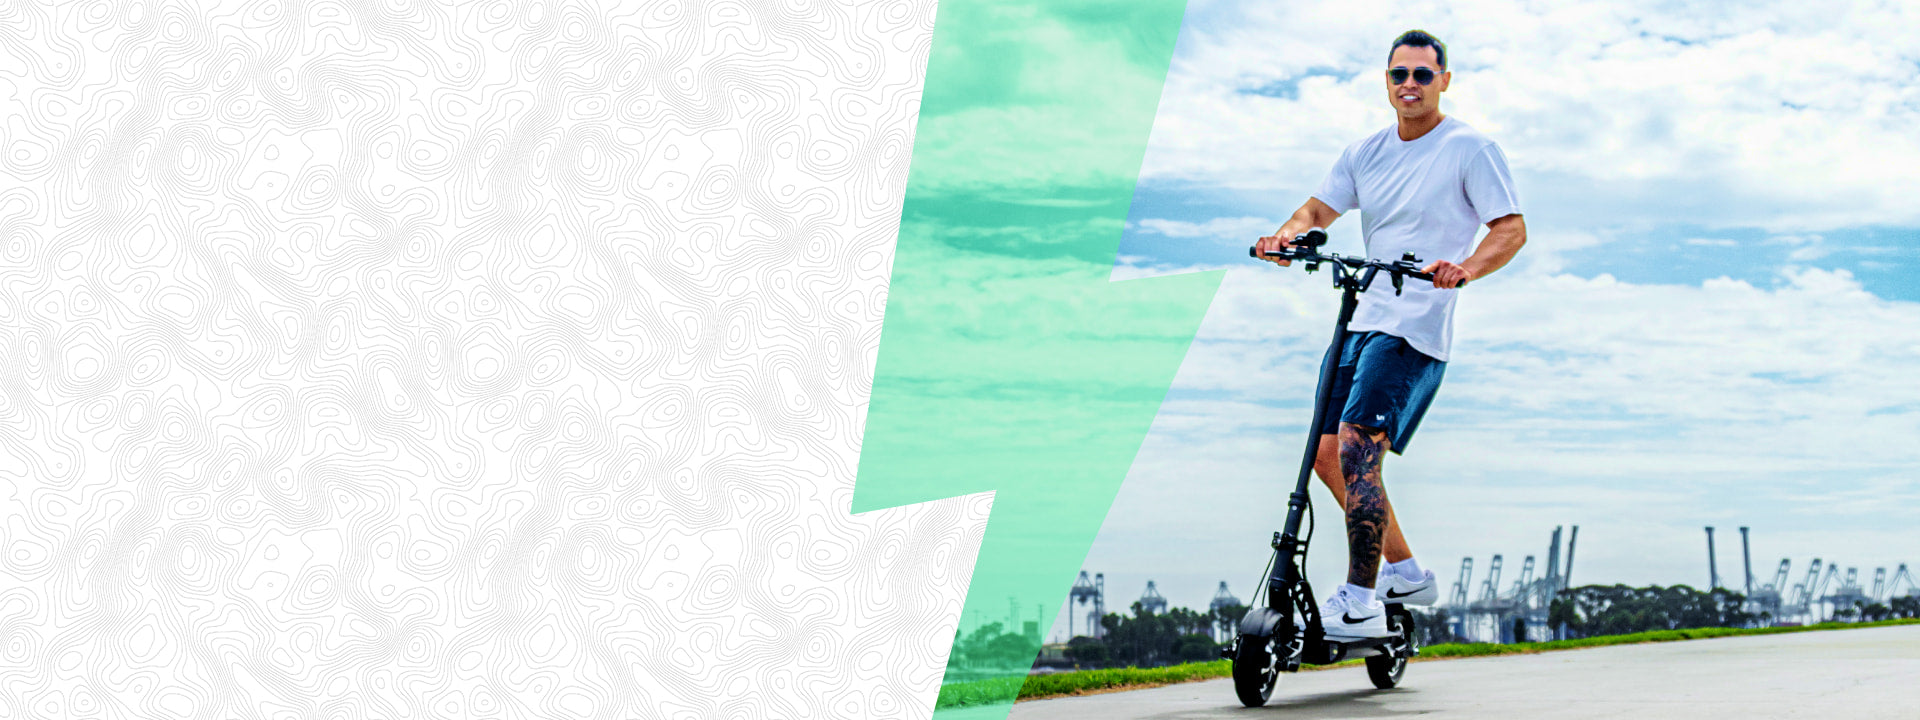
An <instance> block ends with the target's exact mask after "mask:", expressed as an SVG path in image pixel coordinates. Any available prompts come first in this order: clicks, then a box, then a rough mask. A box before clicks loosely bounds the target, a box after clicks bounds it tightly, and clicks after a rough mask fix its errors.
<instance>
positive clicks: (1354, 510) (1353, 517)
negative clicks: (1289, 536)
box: [1340, 423, 1387, 587]
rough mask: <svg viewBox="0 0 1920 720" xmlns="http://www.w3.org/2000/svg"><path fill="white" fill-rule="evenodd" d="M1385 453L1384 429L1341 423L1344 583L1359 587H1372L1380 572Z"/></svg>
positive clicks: (1385, 514) (1385, 516)
mask: <svg viewBox="0 0 1920 720" xmlns="http://www.w3.org/2000/svg"><path fill="white" fill-rule="evenodd" d="M1386 451H1387V433H1386V431H1385V430H1382V429H1380V428H1372V427H1365V426H1359V425H1349V424H1347V423H1341V424H1340V472H1341V474H1342V475H1345V476H1346V480H1347V556H1348V557H1349V558H1350V560H1348V564H1347V582H1349V583H1352V584H1354V585H1358V586H1360V587H1372V586H1373V582H1374V577H1375V576H1376V574H1378V573H1379V571H1380V541H1381V538H1382V537H1384V536H1385V534H1386V531H1387V491H1386V488H1385V487H1383V486H1382V485H1381V484H1380V460H1381V458H1382V457H1384V456H1385V453H1386Z"/></svg>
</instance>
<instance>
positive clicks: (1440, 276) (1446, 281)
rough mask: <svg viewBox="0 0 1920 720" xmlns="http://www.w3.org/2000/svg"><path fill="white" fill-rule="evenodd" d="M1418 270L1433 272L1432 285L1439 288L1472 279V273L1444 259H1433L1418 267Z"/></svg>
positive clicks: (1451, 286) (1445, 287) (1456, 284)
mask: <svg viewBox="0 0 1920 720" xmlns="http://www.w3.org/2000/svg"><path fill="white" fill-rule="evenodd" d="M1420 272H1424V273H1433V286H1434V287H1437V288H1441V289H1447V288H1456V287H1459V286H1460V283H1463V282H1466V281H1468V280H1472V279H1473V273H1470V272H1467V269H1466V268H1463V267H1460V266H1459V265H1455V264H1453V263H1450V262H1447V261H1445V260H1435V261H1433V263H1432V264H1429V265H1427V266H1426V267H1423V268H1420Z"/></svg>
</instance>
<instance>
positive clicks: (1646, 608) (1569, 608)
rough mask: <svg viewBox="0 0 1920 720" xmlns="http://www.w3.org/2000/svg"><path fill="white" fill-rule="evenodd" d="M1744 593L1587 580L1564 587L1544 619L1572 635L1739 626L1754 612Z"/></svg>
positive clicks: (1748, 622) (1749, 622)
mask: <svg viewBox="0 0 1920 720" xmlns="http://www.w3.org/2000/svg"><path fill="white" fill-rule="evenodd" d="M1745 605H1746V597H1745V596H1743V595H1741V594H1739V593H1736V592H1733V591H1730V590H1726V589H1724V588H1715V589H1714V590H1712V591H1710V592H1701V591H1699V590H1695V589H1694V588H1692V587H1690V586H1687V585H1674V586H1672V587H1661V586H1658V585H1649V586H1647V587H1643V588H1633V587H1628V586H1626V585H1612V586H1604V585H1588V586H1585V587H1579V588H1574V589H1571V590H1567V591H1564V592H1563V593H1562V594H1561V598H1560V599H1558V600H1555V601H1554V602H1553V603H1552V604H1551V605H1550V606H1549V608H1548V622H1549V623H1550V624H1553V625H1558V624H1560V623H1565V624H1566V626H1567V627H1568V628H1569V629H1570V630H1572V631H1573V632H1574V633H1575V634H1576V635H1578V636H1582V637H1587V636H1593V635H1623V634H1627V633H1636V632H1646V631H1648V630H1678V629H1684V628H1698V627H1744V626H1746V625H1749V624H1751V623H1752V621H1753V620H1754V618H1755V617H1756V616H1755V615H1754V614H1752V613H1749V612H1746V610H1745V609H1744V606H1745Z"/></svg>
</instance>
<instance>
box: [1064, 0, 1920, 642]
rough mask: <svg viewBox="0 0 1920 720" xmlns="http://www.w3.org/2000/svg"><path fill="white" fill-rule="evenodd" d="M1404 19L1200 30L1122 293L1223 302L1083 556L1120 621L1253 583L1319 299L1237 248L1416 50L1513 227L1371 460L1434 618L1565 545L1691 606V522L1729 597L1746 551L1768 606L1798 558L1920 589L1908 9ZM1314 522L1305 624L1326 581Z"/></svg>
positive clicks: (1163, 131)
mask: <svg viewBox="0 0 1920 720" xmlns="http://www.w3.org/2000/svg"><path fill="white" fill-rule="evenodd" d="M1420 9H1429V10H1431V13H1432V14H1429V15H1425V16H1421V15H1418V14H1410V13H1409V8H1408V6H1406V5H1405V4H1402V3H1395V4H1388V3H1381V2H1359V3H1340V4H1333V3H1319V4H1313V5H1308V4H1301V3H1231V2H1220V1H1217V0H1194V2H1191V3H1189V6H1188V10H1187V17H1186V22H1185V24H1184V26H1183V27H1182V30H1181V36H1180V39H1179V43H1178V45H1177V47H1176V50H1175V55H1174V60H1173V65H1172V68H1171V70H1170V72H1169V73H1168V78H1167V84H1166V87H1165V90H1164V92H1163V94H1162V97H1161V100H1160V106H1159V111H1158V114H1157V115H1156V118H1155V121H1154V126H1153V132H1152V136H1151V139H1150V141H1149V144H1148V149H1147V152H1146V154H1145V160H1144V163H1143V166H1142V169H1141V175H1140V181H1139V186H1138V188H1137V190H1136V192H1135V196H1134V202H1133V206H1132V210H1131V213H1130V218H1129V220H1128V222H1127V226H1126V229H1125V232H1124V235H1123V238H1122V240H1121V249H1120V257H1119V260H1118V262H1117V263H1116V265H1115V268H1114V275H1113V276H1114V278H1115V279H1116V280H1123V279H1127V278H1136V277H1146V276H1156V275H1165V274H1173V273H1181V272H1191V271H1196V270H1207V269H1220V268H1227V269H1229V270H1230V272H1229V273H1228V274H1227V276H1226V279H1225V281H1224V282H1223V283H1222V286H1221V289H1220V292H1219V294H1218V295H1217V296H1216V297H1215V299H1214V301H1213V304H1212V306H1211V308H1210V310H1209V313H1208V315H1207V318H1206V320H1205V322H1204V323H1203V324H1202V326H1201V329H1200V331H1199V336H1198V338H1197V339H1196V340H1195V342H1194V344H1193V346H1192V348H1191V349H1190V350H1189V352H1188V354H1187V357H1186V359H1185V361H1184V364H1183V365H1182V366H1181V369H1180V372H1179V374H1178V376H1177V377H1176V379H1175V381H1174V385H1173V387H1172V389H1171V390H1170V392H1169V394H1168V396H1167V399H1166V401H1165V403H1164V404H1163V406H1162V408H1161V410H1160V413H1159V415H1158V416H1157V418H1156V419H1155V421H1154V425H1153V428H1152V430H1151V431H1150V433H1149V434H1148V437H1147V439H1146V441H1145V443H1144V444H1143V446H1142V448H1141V450H1140V452H1139V454H1138V456H1137V457H1136V458H1135V461H1134V464H1133V467H1132V469H1131V471H1130V473H1129V475H1128V477H1127V480H1126V483H1125V484H1124V485H1123V486H1122V487H1121V489H1120V492H1119V495H1118V497H1117V498H1116V500H1115V502H1114V505H1113V508H1112V510H1111V511H1110V512H1109V514H1108V516H1107V519H1106V522H1105V524H1104V525H1103V527H1102V529H1101V533H1100V535H1099V537H1098V538H1097V539H1096V540H1095V542H1094V545H1093V548H1092V549H1091V551H1090V552H1089V553H1088V557H1087V560H1086V562H1085V568H1086V569H1087V570H1088V571H1090V572H1104V573H1105V574H1106V586H1107V594H1108V607H1109V609H1110V610H1117V611H1124V610H1125V609H1126V607H1127V606H1128V605H1129V604H1130V603H1131V602H1132V601H1133V600H1134V599H1136V598H1138V597H1139V596H1140V594H1141V592H1142V590H1143V589H1144V588H1145V585H1146V582H1147V580H1149V579H1152V580H1155V581H1156V585H1157V586H1158V588H1159V590H1160V592H1161V593H1162V594H1163V595H1165V596H1166V597H1167V598H1168V599H1169V600H1170V601H1171V602H1172V603H1173V604H1174V605H1176V606H1186V607H1194V608H1205V607H1206V605H1207V603H1208V601H1209V600H1210V599H1211V598H1212V596H1213V594H1214V592H1215V590H1216V588H1217V586H1218V583H1219V582H1221V581H1223V580H1224V581H1227V582H1228V584H1229V588H1230V589H1231V590H1232V591H1233V592H1234V593H1235V594H1236V595H1238V596H1239V597H1240V598H1241V599H1243V600H1244V599H1246V598H1247V597H1248V596H1249V595H1250V594H1251V591H1252V590H1253V589H1254V584H1255V582H1256V581H1257V580H1258V578H1259V577H1260V573H1261V569H1262V567H1263V566H1264V565H1265V562H1266V559H1267V557H1268V556H1269V555H1270V554H1271V551H1270V550H1269V549H1268V548H1267V545H1266V542H1267V539H1268V537H1269V536H1270V535H1271V533H1272V532H1273V531H1274V530H1277V529H1278V528H1279V526H1280V524H1281V521H1282V520H1283V517H1284V511H1285V494H1286V492H1287V488H1288V486H1289V485H1290V484H1291V482H1292V478H1293V476H1294V474H1295V473H1296V472H1297V469H1298V463H1299V457H1300V450H1301V446H1302V444H1303V443H1304V441H1305V435H1304V433H1305V427H1306V423H1307V420H1308V418H1309V417H1310V415H1311V412H1312V408H1311V407H1310V401H1311V396H1312V392H1313V383H1314V372H1315V370H1316V369H1317V364H1318V361H1319V357H1320V354H1321V353H1322V352H1323V351H1324V348H1325V346H1326V342H1327V340H1328V339H1329V338H1330V336H1331V332H1332V324H1333V316H1334V312H1335V309H1336V307H1337V302H1338V294H1337V291H1335V290H1334V289H1332V288H1331V287H1330V285H1329V284H1328V283H1329V279H1328V278H1327V276H1326V275H1325V274H1324V273H1322V274H1320V275H1313V276H1309V275H1306V274H1305V273H1302V272H1300V271H1299V268H1298V267H1295V268H1278V267H1273V266H1270V265H1266V264H1262V263H1256V262H1254V261H1252V260H1250V259H1247V258H1246V257H1245V248H1246V247H1247V246H1248V245H1250V244H1251V243H1252V241H1253V240H1254V239H1256V238H1258V237H1259V236H1260V235H1264V234H1267V233H1269V232H1272V231H1273V229H1274V228H1276V227H1278V226H1279V224H1280V223H1281V222H1282V221H1283V220H1284V219H1285V217H1286V216H1287V215H1289V214H1291V213H1292V211H1293V210H1294V209H1295V208H1297V207H1298V206H1299V205H1300V203H1301V202H1303V201H1304V200H1305V198H1306V196H1307V195H1308V194H1309V193H1310V192H1311V191H1312V189H1313V188H1315V187H1317V186H1318V184H1319V182H1320V180H1321V179H1322V178H1323V177H1324V175H1325V173H1326V171H1327V168H1328V167H1329V166H1330V165H1331V164H1332V162H1333V160H1334V158H1335V157H1336V156H1337V155H1338V154H1339V153H1340V151H1341V150H1342V149H1343V148H1344V147H1345V146H1346V145H1347V144H1349V143H1351V142H1353V141H1355V140H1358V139H1360V138H1362V137H1364V136H1366V135H1367V134H1369V133H1371V132H1373V131H1375V130H1378V129H1380V128H1382V127H1385V126H1387V125H1388V124H1390V123H1392V122H1393V114H1392V110H1391V109H1390V108H1389V107H1388V105H1387V99H1386V89H1385V85H1384V81H1383V80H1382V79H1381V77H1380V71H1381V70H1383V69H1384V65H1385V59H1386V56H1387V49H1388V45H1389V44H1390V42H1391V41H1392V39H1393V37H1394V36H1396V35H1397V34H1398V33H1399V32H1401V31H1403V30H1406V29H1409V28H1414V27H1419V28H1423V29H1426V30H1428V31H1430V32H1433V33H1434V34H1436V35H1438V36H1439V37H1440V38H1441V39H1442V40H1444V41H1445V42H1446V43H1447V45H1448V49H1449V66H1450V69H1451V70H1453V72H1454V78H1453V81H1452V83H1453V84H1452V87H1451V89H1450V91H1449V92H1447V93H1446V95H1444V96H1443V99H1442V104H1441V107H1442V111H1443V112H1445V113H1447V114H1448V115H1450V116H1451V117H1453V118H1455V119H1457V120H1461V121H1464V122H1465V123H1466V124H1468V125H1471V126H1472V127H1474V128H1476V129H1478V130H1480V131H1481V132H1483V133H1485V134H1486V135H1488V136H1489V137H1491V138H1493V139H1494V140H1495V141H1496V142H1498V143H1500V145H1501V147H1502V149H1503V150H1504V151H1505V153H1506V155H1507V158H1508V161H1509V163H1510V166H1511V168H1512V170H1513V173H1514V177H1515V181H1516V183H1517V184H1518V187H1519V191H1520V194H1521V201H1522V205H1523V207H1524V214H1525V217H1526V220H1527V227H1528V231H1529V239H1528V244H1527V246H1526V247H1525V249H1523V250H1522V251H1521V253H1520V254H1519V256H1518V257H1517V258H1516V259H1515V260H1514V262H1513V263H1512V264H1510V265H1509V266H1508V267H1507V268H1505V269H1503V270H1501V271H1500V272H1498V273H1496V274H1494V275H1491V276H1489V277H1487V278H1485V279H1483V280H1481V281H1477V282H1475V283H1474V284H1473V285H1472V286H1471V288H1470V289H1467V290H1464V291H1463V295H1462V298H1461V300H1460V304H1459V307H1458V312H1457V315H1456V319H1455V328H1454V346H1453V357H1452V361H1451V362H1450V363H1449V365H1448V368H1447V372H1446V379H1445V383H1444V384H1443V386H1442V387H1441V389H1440V392H1439V395H1438V397H1437V399H1436V401H1435V404H1434V406H1433V408H1432V409H1431V410H1430V411H1429V413H1428V415H1427V417H1426V419H1425V421H1424V422H1423V424H1422V425H1421V427H1420V429H1419V431H1418V434H1417V435H1416V436H1415V438H1414V440H1413V442H1412V444H1411V446H1410V447H1409V448H1408V450H1407V452H1406V454H1405V455H1404V456H1392V457H1390V458H1389V459H1388V460H1387V463H1386V466H1385V471H1384V474H1385V481H1386V486H1387V490H1388V493H1389V496H1390V498H1391V499H1392V501H1393V502H1394V506H1395V509H1396V511H1397V514H1398V515H1399V518H1400V520H1401V521H1402V523H1403V524H1404V526H1405V528H1406V531H1407V533H1408V537H1409V540H1410V542H1411V544H1412V545H1413V547H1414V550H1415V552H1416V557H1418V558H1419V559H1420V560H1421V562H1422V563H1423V564H1424V565H1426V566H1427V567H1429V568H1431V569H1433V570H1434V571H1435V573H1436V575H1438V576H1439V579H1440V582H1441V584H1442V586H1443V587H1442V589H1443V592H1444V591H1445V590H1446V589H1447V587H1446V586H1449V585H1450V584H1451V583H1453V582H1454V579H1455V575H1456V574H1457V571H1458V569H1459V566H1460V563H1461V558H1462V557H1467V556H1470V557H1472V558H1474V563H1475V565H1476V567H1477V570H1476V577H1475V578H1474V583H1475V584H1476V585H1477V584H1478V583H1479V582H1480V580H1481V579H1483V578H1484V572H1485V568H1486V564H1487V562H1488V559H1489V556H1491V555H1493V554H1495V553H1500V554H1503V555H1504V556H1505V563H1506V568H1507V569H1506V572H1505V574H1504V575H1503V580H1504V582H1503V584H1506V585H1510V584H1511V583H1512V581H1513V579H1514V578H1515V577H1516V575H1517V572H1518V570H1519V567H1520V564H1521V562H1522V561H1523V558H1524V557H1525V556H1526V555H1535V556H1538V557H1537V562H1538V563H1539V568H1538V569H1537V570H1536V573H1538V572H1540V571H1541V570H1544V567H1545V563H1546V552H1547V546H1548V542H1549V539H1550V536H1551V534H1552V532H1553V530H1554V528H1555V527H1556V526H1572V525H1578V526H1580V538H1579V545H1578V549H1577V554H1576V558H1575V566H1574V568H1573V581H1574V583H1575V584H1587V583H1615V582H1620V583H1627V584H1632V585H1645V584H1662V585H1667V584H1676V583H1687V584H1691V585H1695V586H1704V585H1705V584H1707V581H1708V569H1707V557H1706V555H1707V553H1706V538H1705V533H1704V531H1703V530H1702V528H1703V527H1705V526H1709V525H1711V526H1715V527H1716V528H1717V531H1716V532H1717V534H1716V542H1717V545H1718V562H1719V571H1720V575H1721V577H1722V583H1723V584H1726V585H1730V586H1738V585H1740V584H1741V583H1742V580H1743V578H1742V576H1741V568H1740V563H1741V550H1740V545H1739V534H1738V530H1737V528H1738V527H1739V526H1743V525H1744V526H1750V527H1751V528H1752V556H1753V567H1754V575H1755V582H1756V584H1764V583H1766V582H1768V581H1769V580H1771V578H1772V576H1773V573H1774V571H1775V569H1776V567H1777V566H1778V564H1779V562H1780V560H1781V559H1782V558H1790V559H1792V561H1793V566H1792V567H1793V569H1792V574H1791V578H1792V579H1791V580H1790V581H1789V584H1791V583H1793V582H1799V581H1800V579H1801V578H1802V576H1803V575H1804V573H1805V569H1806V566H1807V563H1808V562H1809V561H1810V560H1811V559H1813V558H1815V557H1819V558H1822V559H1823V560H1825V561H1827V562H1829V563H1831V562H1839V563H1840V564H1841V565H1842V567H1843V568H1845V567H1858V568H1859V572H1860V575H1861V578H1862V582H1863V583H1870V582H1871V578H1872V576H1873V572H1874V568H1876V567H1883V566H1884V567H1886V568H1887V571H1888V573H1889V574H1891V573H1892V572H1893V570H1894V567H1895V566H1896V565H1897V564H1898V563H1902V562H1905V563H1911V564H1915V565H1920V522H1917V521H1920V482H1916V480H1920V443H1915V442H1914V441H1913V438H1914V437H1915V436H1916V435H1917V434H1920V279H1916V278H1915V277H1914V274H1915V273H1920V202H1916V201H1915V199H1914V194H1915V192H1916V191H1920V169H1916V168H1920V133H1916V132H1914V129H1915V128H1916V127H1920V84H1916V83H1914V82H1913V81H1912V80H1913V77H1914V76H1915V74H1916V73H1920V46H1917V45H1915V44H1914V43H1913V42H1911V40H1910V38H1909V37H1908V35H1909V34H1910V33H1911V28H1912V27H1914V26H1915V25H1916V24H1917V23H1920V6H1914V5H1913V4H1911V3H1906V4H1901V3H1877V4H1854V3H1847V4H1837V3H1760V4H1746V5H1743V6H1742V8H1741V9H1740V10H1739V11H1738V12H1732V11H1728V10H1724V9H1722V8H1720V7H1719V6H1713V5H1706V6H1700V5H1696V4H1687V3H1667V2H1624V3H1610V4H1604V5H1601V4H1582V5H1580V6H1562V5H1559V4H1548V3H1519V2H1492V1H1476V2H1458V3H1449V4H1446V5H1445V6H1433V7H1431V8H1428V7H1425V6H1422V8H1420ZM1358 228H1359V222H1358V217H1357V214H1354V215H1350V216H1348V217H1346V218H1343V219H1342V220H1341V221H1339V222H1337V223H1336V224H1335V225H1334V226H1333V228H1332V229H1331V230H1332V231H1331V234H1332V237H1333V249H1334V251H1336V252H1356V251H1358V250H1359V249H1360V239H1359V229H1358ZM1483 232H1484V229H1483ZM1316 484H1317V482H1316ZM1317 493H1318V494H1317V497H1318V498H1319V500H1320V502H1319V503H1318V504H1317V505H1316V509H1317V513H1316V515H1317V516H1318V518H1319V527H1320V529H1321V532H1320V533H1319V535H1318V536H1317V541H1318V542H1317V543H1316V545H1315V546H1314V549H1313V553H1312V556H1311V560H1310V562H1309V577H1310V578H1311V580H1312V581H1313V582H1314V584H1315V586H1316V589H1318V590H1319V591H1320V592H1321V594H1325V593H1326V592H1328V591H1331V590H1332V589H1333V587H1334V585H1335V584H1336V583H1338V582H1340V581H1342V580H1343V579H1344V575H1345V562H1346V554H1345V542H1344V536H1343V535H1342V531H1341V522H1340V517H1339V515H1338V512H1337V510H1332V511H1330V510H1329V509H1330V508H1333V503H1332V502H1331V500H1330V498H1329V497H1328V496H1326V495H1325V494H1324V491H1323V490H1320V491H1317ZM1477 592H1478V590H1477V589H1475V593H1476V594H1477ZM1073 612H1075V613H1076V617H1077V618H1080V617H1084V612H1085V610H1084V608H1077V607H1076V608H1075V609H1074V610H1073ZM1081 624H1082V623H1081V622H1080V621H1079V620H1077V619H1076V620H1075V626H1076V628H1077V627H1078V626H1080V625H1081ZM1052 635H1053V636H1054V637H1055V639H1059V638H1062V637H1064V635H1065V620H1064V617H1063V618H1062V619H1059V620H1056V623H1055V629H1054V631H1053V633H1052Z"/></svg>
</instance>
